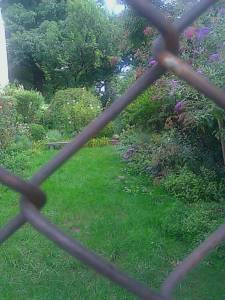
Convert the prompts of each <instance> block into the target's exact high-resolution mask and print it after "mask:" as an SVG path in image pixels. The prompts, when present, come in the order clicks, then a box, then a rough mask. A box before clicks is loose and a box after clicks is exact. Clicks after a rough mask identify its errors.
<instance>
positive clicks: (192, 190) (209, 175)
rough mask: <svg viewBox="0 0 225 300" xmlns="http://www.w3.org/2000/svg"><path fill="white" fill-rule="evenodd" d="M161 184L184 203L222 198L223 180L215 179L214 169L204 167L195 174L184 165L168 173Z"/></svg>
mask: <svg viewBox="0 0 225 300" xmlns="http://www.w3.org/2000/svg"><path fill="white" fill-rule="evenodd" d="M163 185H164V187H165V188H166V190H167V191H169V192H170V193H172V194H173V195H174V196H176V197H177V198H178V199H180V200H181V201H184V202H186V203H192V202H211V201H215V202H220V201H223V200H224V195H225V194H224V193H225V188H224V184H223V182H222V181H219V179H217V177H216V174H215V172H214V171H210V170H206V169H205V168H202V169H201V171H200V174H195V173H194V172H192V171H190V170H189V169H187V167H184V168H182V169H180V171H179V172H178V173H172V174H170V175H168V176H167V177H166V178H165V179H164V181H163Z"/></svg>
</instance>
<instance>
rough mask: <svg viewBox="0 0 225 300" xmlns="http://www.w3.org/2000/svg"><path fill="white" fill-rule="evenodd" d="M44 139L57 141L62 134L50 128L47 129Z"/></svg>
mask: <svg viewBox="0 0 225 300" xmlns="http://www.w3.org/2000/svg"><path fill="white" fill-rule="evenodd" d="M46 139H47V140H48V141H49V142H57V141H60V140H62V139H63V136H62V134H61V133H60V132H59V131H58V130H56V129H52V130H49V131H48V132H47V134H46Z"/></svg>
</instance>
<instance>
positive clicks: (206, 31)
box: [197, 27, 210, 40]
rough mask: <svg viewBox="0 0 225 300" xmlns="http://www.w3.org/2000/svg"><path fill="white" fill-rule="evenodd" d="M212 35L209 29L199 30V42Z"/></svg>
mask: <svg viewBox="0 0 225 300" xmlns="http://www.w3.org/2000/svg"><path fill="white" fill-rule="evenodd" d="M209 33H210V28H209V27H202V28H198V29H197V39H198V40H203V39H204V38H205V37H207V35H209Z"/></svg>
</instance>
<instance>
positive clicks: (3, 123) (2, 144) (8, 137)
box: [0, 95, 17, 150]
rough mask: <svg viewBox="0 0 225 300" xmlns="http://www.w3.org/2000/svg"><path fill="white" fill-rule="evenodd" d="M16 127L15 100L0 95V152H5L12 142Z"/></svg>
mask: <svg viewBox="0 0 225 300" xmlns="http://www.w3.org/2000/svg"><path fill="white" fill-rule="evenodd" d="M16 127H17V114H16V105H15V99H14V98H13V97H6V96H2V95H0V150H5V149H6V148H7V147H8V146H9V145H10V144H11V143H12V142H13V141H14V139H15V136H16Z"/></svg>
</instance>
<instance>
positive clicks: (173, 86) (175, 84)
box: [170, 79, 179, 89]
mask: <svg viewBox="0 0 225 300" xmlns="http://www.w3.org/2000/svg"><path fill="white" fill-rule="evenodd" d="M170 84H171V87H172V88H173V89H176V88H177V87H178V86H179V81H178V80H174V79H173V80H171V81H170Z"/></svg>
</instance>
